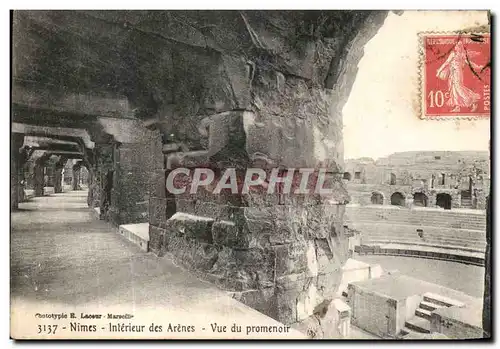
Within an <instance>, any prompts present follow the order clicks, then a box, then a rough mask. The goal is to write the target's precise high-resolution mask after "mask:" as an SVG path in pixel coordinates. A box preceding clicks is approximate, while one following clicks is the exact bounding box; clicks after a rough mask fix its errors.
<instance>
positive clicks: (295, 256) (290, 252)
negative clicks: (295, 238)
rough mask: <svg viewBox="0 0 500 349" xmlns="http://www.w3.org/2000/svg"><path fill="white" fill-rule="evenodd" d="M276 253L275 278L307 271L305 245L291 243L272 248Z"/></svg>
mask: <svg viewBox="0 0 500 349" xmlns="http://www.w3.org/2000/svg"><path fill="white" fill-rule="evenodd" d="M273 250H274V251H275V253H276V276H277V277H280V276H283V275H289V274H298V273H303V272H305V271H306V270H307V267H308V259H307V245H306V244H305V243H293V244H287V245H281V246H274V247H273Z"/></svg>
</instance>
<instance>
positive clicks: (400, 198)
mask: <svg viewBox="0 0 500 349" xmlns="http://www.w3.org/2000/svg"><path fill="white" fill-rule="evenodd" d="M391 205H394V206H404V205H405V196H404V195H403V194H401V193H400V192H398V191H397V192H395V193H394V194H392V195H391Z"/></svg>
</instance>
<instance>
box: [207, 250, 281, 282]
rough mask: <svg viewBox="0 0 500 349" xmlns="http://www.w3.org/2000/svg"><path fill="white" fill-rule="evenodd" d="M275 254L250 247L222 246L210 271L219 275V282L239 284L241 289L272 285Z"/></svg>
mask: <svg viewBox="0 0 500 349" xmlns="http://www.w3.org/2000/svg"><path fill="white" fill-rule="evenodd" d="M274 260H275V254H274V252H273V251H271V250H263V249H259V248H251V249H248V250H233V249H230V248H227V247H223V249H222V251H220V252H219V258H218V260H217V262H216V263H215V265H214V267H213V269H212V270H211V273H212V274H214V275H217V276H220V277H221V283H224V282H226V281H225V280H227V282H228V283H231V284H234V282H235V281H237V282H239V283H240V284H241V287H242V288H243V290H249V289H262V288H267V287H273V286H274Z"/></svg>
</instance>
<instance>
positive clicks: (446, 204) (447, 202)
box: [436, 193, 451, 210]
mask: <svg viewBox="0 0 500 349" xmlns="http://www.w3.org/2000/svg"><path fill="white" fill-rule="evenodd" d="M436 206H439V207H442V208H444V209H445V210H451V195H450V194H446V193H439V194H437V196H436Z"/></svg>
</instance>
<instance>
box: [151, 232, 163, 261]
mask: <svg viewBox="0 0 500 349" xmlns="http://www.w3.org/2000/svg"><path fill="white" fill-rule="evenodd" d="M164 238H165V229H162V228H158V227H156V226H154V225H151V224H150V225H149V250H150V251H151V252H153V253H154V254H156V255H158V256H163V253H164Z"/></svg>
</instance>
